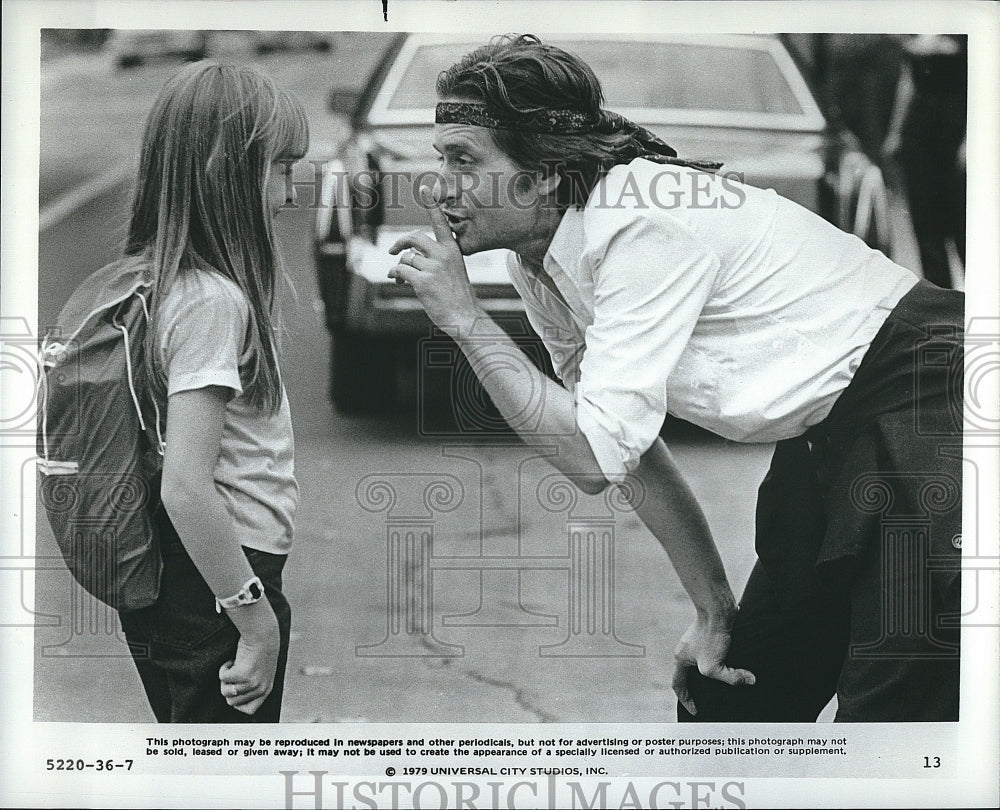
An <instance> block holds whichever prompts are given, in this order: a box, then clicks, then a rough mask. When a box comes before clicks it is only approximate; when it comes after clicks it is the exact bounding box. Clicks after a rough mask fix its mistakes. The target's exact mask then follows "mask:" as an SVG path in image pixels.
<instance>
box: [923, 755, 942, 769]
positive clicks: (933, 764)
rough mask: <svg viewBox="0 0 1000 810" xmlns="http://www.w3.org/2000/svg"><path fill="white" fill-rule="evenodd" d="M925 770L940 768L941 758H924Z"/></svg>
mask: <svg viewBox="0 0 1000 810" xmlns="http://www.w3.org/2000/svg"><path fill="white" fill-rule="evenodd" d="M924 767H925V768H940V767H941V757H924Z"/></svg>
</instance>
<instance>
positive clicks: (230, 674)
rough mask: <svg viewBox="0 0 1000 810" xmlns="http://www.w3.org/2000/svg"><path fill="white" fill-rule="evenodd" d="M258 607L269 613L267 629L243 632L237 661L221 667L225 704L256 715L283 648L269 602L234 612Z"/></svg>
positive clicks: (221, 688)
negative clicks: (264, 607)
mask: <svg viewBox="0 0 1000 810" xmlns="http://www.w3.org/2000/svg"><path fill="white" fill-rule="evenodd" d="M258 605H261V606H262V607H263V606H266V608H267V609H266V613H267V614H270V620H271V621H270V622H266V621H265V623H264V627H262V628H261V630H259V631H256V632H254V633H242V634H241V635H240V640H239V644H238V645H237V647H236V658H235V659H234V660H233V661H227V662H226V663H225V664H223V665H222V666H221V667H220V668H219V684H220V690H221V692H222V696H223V697H224V698H225V699H226V703H228V704H229V705H230V706H232V707H233V708H234V709H237V710H238V711H241V712H243V713H244V714H253V713H254V712H255V711H257V709H259V708H260V704H261V703H263V702H264V700H265V698H267V696H268V695H269V694H271V689H272V688H273V687H274V673H275V670H277V668H278V651H279V649H280V647H281V636H280V634H279V632H278V621H277V619H276V618H275V616H274V611H273V610H271V606H270V604H268V603H267V601H266V600H261V602H257V603H255V604H253V605H246V606H243V607H238V608H234V609H233V610H247V609H252V608H255V607H257V606H258ZM261 612H262V613H264V611H261Z"/></svg>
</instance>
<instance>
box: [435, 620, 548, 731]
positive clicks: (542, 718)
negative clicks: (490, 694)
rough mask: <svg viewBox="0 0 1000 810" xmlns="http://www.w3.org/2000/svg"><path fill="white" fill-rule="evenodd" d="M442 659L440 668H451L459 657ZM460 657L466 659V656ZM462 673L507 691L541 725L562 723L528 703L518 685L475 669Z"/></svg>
mask: <svg viewBox="0 0 1000 810" xmlns="http://www.w3.org/2000/svg"><path fill="white" fill-rule="evenodd" d="M420 643H421V644H422V645H423V646H424V647H426V648H427V649H429V650H432V651H434V652H438V653H439V652H440V651H439V649H438V648H436V647H435V646H434V645H433V644H432V643H431V642H430V641H429V640H428V639H427V638H421V639H420ZM441 657H442V659H443V660H442V661H441V662H440V666H442V667H445V666H449V665H450V664H451V663H452V662H453V661H455V660H457V657H450V656H448V657H445V656H441ZM460 657H463V658H464V655H463V656H460ZM424 664H425V665H426V666H428V667H430V666H432V663H431V661H430V660H425V661H424ZM460 671H461V672H462V674H463V675H467V676H468V677H469V678H471V679H472V680H474V681H476V682H477V683H482V684H486V685H487V686H495V687H497V688H498V689H506V690H507V691H508V692H510V693H511V695H512V696H513V698H514V703H515V704H517V705H518V706H520V707H521V708H522V709H523V710H524V711H526V712H527V713H528V714H532V715H534V716H535V717H537V718H538V720H539V722H541V723H558V722H560V721H559V718H558V717H556V716H555V715H553V714H549V713H548V712H546V711H545V710H544V709H540V708H537V707H535V706H533V705H532V704H531V703H530V702H529V701H528V699H527V697H526V695H525V692H524V690H522V689H520V688H519V687H518V686H517V685H516V684H513V683H511V682H509V681H501V680H498V679H496V678H490V677H488V676H487V675H483V674H482V673H481V672H476V671H475V670H473V669H461V670H460Z"/></svg>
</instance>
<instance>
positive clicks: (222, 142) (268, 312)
mask: <svg viewBox="0 0 1000 810" xmlns="http://www.w3.org/2000/svg"><path fill="white" fill-rule="evenodd" d="M308 143H309V129H308V124H307V122H306V116H305V112H304V110H303V108H302V105H301V104H300V103H299V102H298V100H297V99H295V98H294V97H293V96H291V95H289V94H288V93H286V92H284V91H282V90H279V89H278V88H277V87H276V86H275V85H274V83H273V82H272V81H271V80H270V79H269V78H268V77H267V76H266V75H264V74H263V73H262V72H261V71H259V70H257V69H256V68H254V67H251V66H247V65H234V64H221V63H218V62H212V61H208V62H196V63H194V64H191V65H187V66H185V67H184V68H182V69H181V70H179V71H178V72H177V73H176V74H175V75H174V76H173V77H172V78H171V79H170V80H169V81H168V82H167V84H166V85H165V86H164V88H163V90H162V91H161V92H160V94H159V96H158V97H157V99H156V102H155V103H154V105H153V109H152V110H151V111H150V113H149V117H148V119H147V121H146V130H145V134H144V136H143V143H142V153H141V158H140V164H139V173H138V181H137V184H136V190H135V196H134V199H133V203H132V214H131V219H130V222H129V230H128V238H127V241H126V245H125V253H126V255H140V254H145V255H147V256H148V257H149V259H150V262H151V272H152V274H153V295H152V300H151V312H150V315H151V324H150V328H149V329H148V331H147V339H146V351H145V371H146V375H147V377H148V379H149V381H150V383H151V385H152V387H153V391H154V393H155V395H157V396H158V397H160V398H161V399H164V398H165V395H166V392H165V382H164V379H163V374H162V370H160V369H159V368H158V363H157V352H156V350H155V347H156V334H157V325H158V323H159V313H160V304H161V303H162V301H163V297H164V295H165V293H166V292H167V291H168V290H169V289H170V287H171V285H172V284H173V282H174V280H175V279H176V278H177V277H178V274H181V273H184V272H185V271H187V270H189V269H191V268H200V269H203V270H211V271H214V272H217V273H220V274H221V275H223V276H225V277H226V278H228V279H230V280H231V281H233V282H235V283H236V284H237V285H238V286H239V288H240V289H241V290H242V291H243V294H244V295H245V296H246V300H247V303H248V304H249V307H250V325H249V329H248V334H247V345H248V347H249V349H250V357H249V360H248V362H247V363H246V364H245V366H244V367H243V368H241V369H240V376H241V379H242V385H243V390H244V395H245V396H246V397H247V398H248V400H249V401H250V403H251V404H253V405H254V406H256V407H258V408H262V409H263V408H268V409H270V410H271V411H272V412H274V411H276V410H277V409H278V407H279V406H280V404H281V381H280V377H279V373H278V362H277V354H276V346H275V331H274V326H275V323H274V321H275V320H276V319H277V315H276V312H275V286H276V279H277V277H278V273H279V269H280V258H279V256H278V253H277V250H276V247H275V240H274V232H273V228H272V212H271V210H270V207H269V204H268V199H267V184H268V179H269V177H270V172H271V167H272V164H273V163H274V162H275V161H279V160H296V159H298V158H300V157H302V156H303V155H304V154H305V152H306V149H307V148H308Z"/></svg>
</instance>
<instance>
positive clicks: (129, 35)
mask: <svg viewBox="0 0 1000 810" xmlns="http://www.w3.org/2000/svg"><path fill="white" fill-rule="evenodd" d="M107 48H108V52H109V53H110V54H111V58H112V59H113V60H114V63H115V66H116V67H119V68H130V67H136V66H137V65H141V64H143V63H144V62H147V61H149V60H155V59H163V58H171V57H176V58H180V59H186V60H188V61H191V62H193V61H195V60H198V59H204V58H205V54H206V53H207V50H208V35H207V34H206V33H205V32H204V31H181V30H175V29H150V30H138V29H119V30H115V31H112V32H111V35H110V37H109V38H108V43H107Z"/></svg>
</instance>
